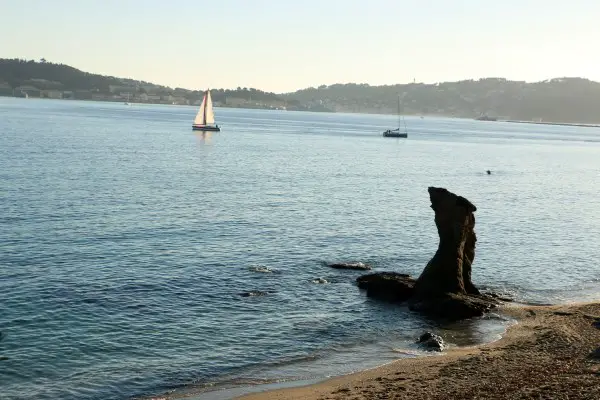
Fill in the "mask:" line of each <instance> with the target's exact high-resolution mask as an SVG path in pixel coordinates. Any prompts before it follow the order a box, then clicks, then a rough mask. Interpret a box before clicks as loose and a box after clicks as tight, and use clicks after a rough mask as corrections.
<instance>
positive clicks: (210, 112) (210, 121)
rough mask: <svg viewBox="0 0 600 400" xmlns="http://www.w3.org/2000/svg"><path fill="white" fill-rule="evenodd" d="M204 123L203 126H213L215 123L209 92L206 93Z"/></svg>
mask: <svg viewBox="0 0 600 400" xmlns="http://www.w3.org/2000/svg"><path fill="white" fill-rule="evenodd" d="M205 115H206V121H204V123H205V124H214V123H215V113H214V112H213V108H212V99H211V97H210V90H207V91H206V114H205Z"/></svg>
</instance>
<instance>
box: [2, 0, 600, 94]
mask: <svg viewBox="0 0 600 400" xmlns="http://www.w3.org/2000/svg"><path fill="white" fill-rule="evenodd" d="M0 21H1V22H0V58H25V59H36V60H37V59H40V58H45V59H47V60H48V61H51V62H57V63H64V64H68V65H71V66H73V67H76V68H79V69H81V70H83V71H87V72H93V73H99V74H105V75H112V76H119V77H126V78H133V79H139V80H145V81H149V82H153V83H157V84H163V85H167V86H171V87H184V88H188V89H205V88H236V87H238V86H240V87H254V88H258V89H262V90H266V91H273V92H277V93H281V92H290V91H294V90H297V89H301V88H305V87H310V86H315V87H316V86H319V85H322V84H326V85H329V84H334V83H349V82H355V83H368V84H371V85H383V84H396V83H407V82H412V81H413V80H415V81H416V82H425V83H435V82H443V81H456V80H462V79H478V78H483V77H503V78H507V79H511V80H525V81H541V80H544V79H549V78H554V77H565V76H569V77H574V76H579V77H584V78H589V79H592V80H596V81H600V50H598V49H599V46H600V45H599V43H600V22H598V21H600V1H599V0H570V1H558V0H544V1H541V0H501V1H500V0H362V1H358V0H301V1H299V0H295V1H293V0H213V1H206V0H168V1H167V0H0Z"/></svg>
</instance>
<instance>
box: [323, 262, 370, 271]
mask: <svg viewBox="0 0 600 400" xmlns="http://www.w3.org/2000/svg"><path fill="white" fill-rule="evenodd" d="M328 265H329V266H330V267H331V268H335V269H354V270H359V271H368V270H370V269H371V266H370V265H367V264H365V263H362V262H360V261H359V262H350V263H334V264H328Z"/></svg>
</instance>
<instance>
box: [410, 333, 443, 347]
mask: <svg viewBox="0 0 600 400" xmlns="http://www.w3.org/2000/svg"><path fill="white" fill-rule="evenodd" d="M417 343H418V344H420V345H421V346H423V347H425V348H426V349H428V350H434V351H443V350H444V348H445V347H446V344H445V343H444V339H442V337H441V336H439V335H436V334H435V333H431V332H425V333H424V334H422V335H421V337H419V340H417Z"/></svg>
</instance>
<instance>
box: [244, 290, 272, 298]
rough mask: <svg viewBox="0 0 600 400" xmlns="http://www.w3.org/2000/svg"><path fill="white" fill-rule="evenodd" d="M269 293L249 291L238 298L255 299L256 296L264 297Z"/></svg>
mask: <svg viewBox="0 0 600 400" xmlns="http://www.w3.org/2000/svg"><path fill="white" fill-rule="evenodd" d="M268 294H269V292H263V291H262V290H251V291H249V292H242V293H240V296H242V297H256V296H266V295H268Z"/></svg>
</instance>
